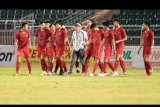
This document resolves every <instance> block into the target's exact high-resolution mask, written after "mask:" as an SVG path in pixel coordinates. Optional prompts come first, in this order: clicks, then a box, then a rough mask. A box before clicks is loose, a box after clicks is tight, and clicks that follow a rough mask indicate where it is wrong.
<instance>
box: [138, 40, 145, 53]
mask: <svg viewBox="0 0 160 107" xmlns="http://www.w3.org/2000/svg"><path fill="white" fill-rule="evenodd" d="M143 44H144V40H143V38H142V40H141V43H140V47H139V49H138V54H139V53H140V50H141V48H142V46H143Z"/></svg>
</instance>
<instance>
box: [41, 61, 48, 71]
mask: <svg viewBox="0 0 160 107" xmlns="http://www.w3.org/2000/svg"><path fill="white" fill-rule="evenodd" d="M46 66H47V64H46V62H45V60H44V59H41V67H42V70H43V71H46Z"/></svg>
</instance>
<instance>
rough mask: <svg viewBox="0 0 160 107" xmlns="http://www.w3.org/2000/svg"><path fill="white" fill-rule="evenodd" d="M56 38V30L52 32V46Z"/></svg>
mask: <svg viewBox="0 0 160 107" xmlns="http://www.w3.org/2000/svg"><path fill="white" fill-rule="evenodd" d="M55 39H56V37H55V32H51V42H50V43H51V45H52V46H54V43H55Z"/></svg>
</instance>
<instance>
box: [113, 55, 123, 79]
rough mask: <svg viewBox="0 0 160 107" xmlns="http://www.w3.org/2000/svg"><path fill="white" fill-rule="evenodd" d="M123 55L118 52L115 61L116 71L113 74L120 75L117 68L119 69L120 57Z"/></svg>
mask: <svg viewBox="0 0 160 107" xmlns="http://www.w3.org/2000/svg"><path fill="white" fill-rule="evenodd" d="M121 56H122V55H121V54H116V61H115V65H114V69H115V71H114V72H113V74H112V76H117V75H118V72H117V69H118V66H119V59H120V57H121Z"/></svg>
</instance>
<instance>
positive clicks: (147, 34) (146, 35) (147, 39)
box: [138, 21, 154, 76]
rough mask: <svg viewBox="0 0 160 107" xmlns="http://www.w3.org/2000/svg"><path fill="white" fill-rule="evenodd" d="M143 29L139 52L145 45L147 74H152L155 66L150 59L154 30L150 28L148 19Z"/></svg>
mask: <svg viewBox="0 0 160 107" xmlns="http://www.w3.org/2000/svg"><path fill="white" fill-rule="evenodd" d="M143 29H144V32H143V33H142V40H141V43H140V47H139V49H138V54H139V53H140V50H141V48H142V47H143V59H144V65H145V69H146V76H151V75H152V72H153V68H152V66H151V63H150V61H149V58H150V55H151V54H152V52H153V46H154V32H153V31H152V30H151V29H150V23H149V22H148V21H145V22H144V23H143Z"/></svg>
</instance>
